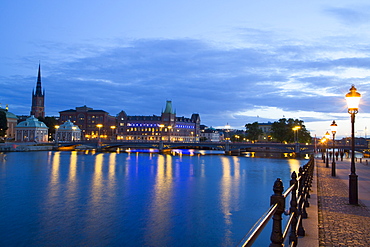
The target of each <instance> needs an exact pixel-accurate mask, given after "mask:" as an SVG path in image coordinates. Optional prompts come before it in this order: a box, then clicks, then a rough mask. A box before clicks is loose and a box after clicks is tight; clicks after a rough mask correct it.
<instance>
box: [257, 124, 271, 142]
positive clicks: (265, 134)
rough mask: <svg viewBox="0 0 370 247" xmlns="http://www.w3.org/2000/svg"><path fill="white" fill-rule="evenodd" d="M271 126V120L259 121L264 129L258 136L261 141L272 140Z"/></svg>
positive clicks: (259, 126)
mask: <svg viewBox="0 0 370 247" xmlns="http://www.w3.org/2000/svg"><path fill="white" fill-rule="evenodd" d="M271 127H272V123H271V122H267V123H258V128H259V129H260V130H262V135H260V136H259V138H258V140H259V141H271V139H272V136H271Z"/></svg>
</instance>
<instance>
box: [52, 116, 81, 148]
mask: <svg viewBox="0 0 370 247" xmlns="http://www.w3.org/2000/svg"><path fill="white" fill-rule="evenodd" d="M55 140H56V141H58V142H59V141H79V140H81V129H80V128H79V127H78V126H77V125H74V124H73V123H72V122H71V121H70V120H69V119H68V120H67V121H65V122H64V123H63V124H62V125H60V126H56V131H55Z"/></svg>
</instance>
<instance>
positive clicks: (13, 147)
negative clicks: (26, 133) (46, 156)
mask: <svg viewBox="0 0 370 247" xmlns="http://www.w3.org/2000/svg"><path fill="white" fill-rule="evenodd" d="M53 147H54V144H51V143H50V144H49V143H47V144H35V143H32V144H30V143H27V142H19V143H16V142H9V143H0V152H27V151H50V150H53Z"/></svg>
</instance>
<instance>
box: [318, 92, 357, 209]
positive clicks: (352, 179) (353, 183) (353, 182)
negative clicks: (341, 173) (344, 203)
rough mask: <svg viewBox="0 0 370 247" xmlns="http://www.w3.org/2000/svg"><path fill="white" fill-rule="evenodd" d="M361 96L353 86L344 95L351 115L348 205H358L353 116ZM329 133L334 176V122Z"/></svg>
mask: <svg viewBox="0 0 370 247" xmlns="http://www.w3.org/2000/svg"><path fill="white" fill-rule="evenodd" d="M360 99H361V94H360V93H359V92H357V89H356V88H355V86H354V85H352V87H351V88H350V89H349V93H347V94H346V101H347V106H348V113H349V114H350V115H351V145H352V146H351V173H350V174H349V204H352V205H357V204H358V176H357V174H356V165H355V115H356V114H357V113H358V107H359V104H360ZM330 127H331V133H332V135H333V162H332V166H331V175H332V176H333V177H335V176H336V164H335V157H334V150H335V134H336V133H337V127H338V126H337V124H336V123H335V121H333V122H332V124H331V125H330ZM325 138H326V139H327V140H329V139H330V134H329V132H328V131H327V132H326V134H325ZM326 167H329V157H328V155H327V157H326Z"/></svg>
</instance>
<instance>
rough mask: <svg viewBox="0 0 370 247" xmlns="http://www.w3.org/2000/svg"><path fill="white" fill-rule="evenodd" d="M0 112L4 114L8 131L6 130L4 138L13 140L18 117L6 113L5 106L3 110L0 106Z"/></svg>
mask: <svg viewBox="0 0 370 247" xmlns="http://www.w3.org/2000/svg"><path fill="white" fill-rule="evenodd" d="M0 111H2V112H4V113H5V117H6V121H7V124H6V126H7V127H8V129H7V130H6V138H7V139H14V138H15V126H17V122H18V117H17V116H16V115H14V114H13V113H11V112H9V111H8V105H6V107H5V109H4V108H2V107H1V105H0Z"/></svg>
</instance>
